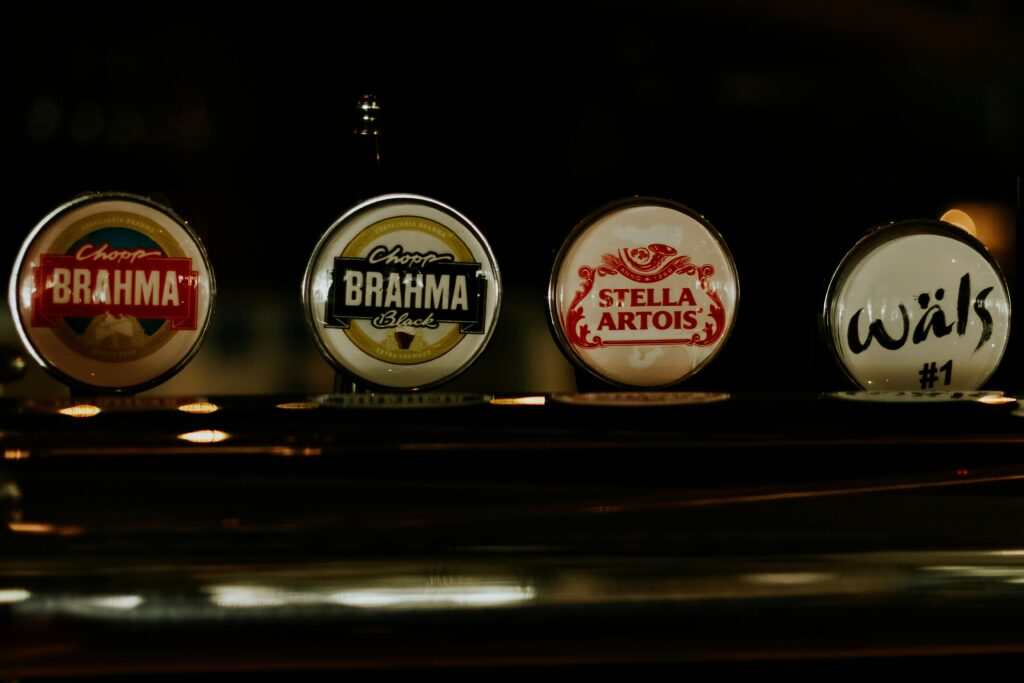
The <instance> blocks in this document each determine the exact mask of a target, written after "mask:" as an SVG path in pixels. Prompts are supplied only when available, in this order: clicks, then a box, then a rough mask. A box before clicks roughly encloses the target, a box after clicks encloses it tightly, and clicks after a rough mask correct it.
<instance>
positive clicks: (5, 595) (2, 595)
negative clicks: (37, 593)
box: [0, 588, 32, 605]
mask: <svg viewBox="0 0 1024 683" xmlns="http://www.w3.org/2000/svg"><path fill="white" fill-rule="evenodd" d="M30 597H32V594H31V593H30V592H28V591H27V590H25V589H24V588H0V605H12V604H14V603H16V602H24V601H26V600H28V599H29V598H30Z"/></svg>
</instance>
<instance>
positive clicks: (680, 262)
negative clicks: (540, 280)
mask: <svg viewBox="0 0 1024 683" xmlns="http://www.w3.org/2000/svg"><path fill="white" fill-rule="evenodd" d="M738 302H739V280H738V279H737V275H736V267H735V265H734V264H733V261H732V256H731V255H730V253H729V250H728V247H726V245H725V242H724V241H723V240H722V238H721V236H720V235H719V234H718V232H717V231H716V230H715V229H714V228H713V227H712V226H711V225H710V223H708V222H707V221H706V220H705V219H704V218H702V217H701V216H699V215H698V214H696V213H694V212H692V211H691V210H690V209H688V208H686V207H684V206H682V205H680V204H677V203H675V202H672V201H669V200H665V199H654V198H636V199H630V200H624V201H619V202H615V203H613V204H610V205H608V206H606V207H604V208H602V209H600V210H598V211H597V212H595V213H594V214H592V215H591V216H589V217H588V218H586V219H584V220H583V221H582V222H581V223H580V224H579V225H577V226H576V229H575V230H574V231H573V233H572V234H571V235H570V236H569V238H568V240H566V242H565V243H564V244H563V245H562V248H561V250H560V251H559V254H558V256H557V258H556V261H555V266H554V268H553V270H552V273H551V282H550V285H549V288H548V309H549V314H550V316H551V324H552V327H553V328H554V331H555V335H556V336H557V338H558V340H559V342H560V343H561V345H562V348H563V350H564V351H565V353H566V355H568V356H569V358H571V359H572V360H573V361H575V362H576V363H577V364H579V365H580V366H582V367H583V368H585V369H586V370H588V371H589V372H591V373H592V374H594V375H596V376H597V377H599V378H601V379H602V380H605V381H607V382H611V383H613V384H618V385H622V386H626V387H637V388H654V387H661V386H669V385H672V384H675V383H677V382H679V381H681V380H683V379H686V378H687V377H690V376H691V375H693V374H694V373H696V372H697V371H699V370H700V369H701V368H703V367H704V366H705V365H706V364H707V363H709V362H710V361H711V359H712V358H714V357H715V355H717V353H718V352H719V350H720V349H721V348H722V345H723V344H724V343H725V340H726V339H727V338H728V336H729V332H730V330H731V329H732V325H733V323H734V321H735V318H736V309H737V305H738Z"/></svg>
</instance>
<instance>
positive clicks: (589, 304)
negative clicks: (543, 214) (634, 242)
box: [564, 244, 725, 349]
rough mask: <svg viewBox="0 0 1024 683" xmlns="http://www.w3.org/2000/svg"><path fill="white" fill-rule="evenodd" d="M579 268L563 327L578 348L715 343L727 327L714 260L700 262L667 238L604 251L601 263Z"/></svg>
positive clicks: (705, 344)
mask: <svg viewBox="0 0 1024 683" xmlns="http://www.w3.org/2000/svg"><path fill="white" fill-rule="evenodd" d="M577 272H578V274H579V278H580V289H579V290H578V291H577V292H576V295H575V297H574V298H573V300H572V303H571V304H570V306H569V310H568V312H567V313H566V316H565V324H564V327H565V332H566V336H567V337H568V339H569V341H570V342H571V343H572V344H573V345H574V346H576V347H578V348H582V349H597V348H603V347H606V346H616V345H618V346H637V345H644V344H657V345H665V344H682V345H686V346H711V345H712V344H714V343H715V342H716V341H718V339H719V338H720V337H721V336H722V333H723V331H724V330H725V307H724V306H723V305H722V302H721V300H720V299H719V298H718V294H717V293H716V292H715V288H714V284H713V283H712V282H711V278H712V277H713V276H714V274H715V268H714V266H712V265H710V264H707V263H705V264H703V265H697V264H695V263H694V262H693V260H692V259H691V258H690V257H689V256H683V255H678V252H677V251H676V250H675V249H674V248H672V247H670V246H667V245H665V244H651V245H648V246H647V247H635V248H629V249H619V251H618V253H617V254H603V255H602V257H601V265H599V266H581V267H580V269H579V270H578V271H577ZM595 290H596V297H595V296H594V295H593V292H595Z"/></svg>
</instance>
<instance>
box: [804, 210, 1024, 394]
mask: <svg viewBox="0 0 1024 683" xmlns="http://www.w3.org/2000/svg"><path fill="white" fill-rule="evenodd" d="M822 321H823V329H824V332H825V337H826V343H827V344H828V345H829V346H830V347H831V349H832V351H833V353H834V354H835V357H836V359H837V360H838V362H839V365H840V366H841V367H842V368H843V370H844V371H845V372H846V374H847V375H848V376H849V378H850V379H851V380H853V381H854V382H855V383H856V384H857V385H858V386H860V387H861V388H862V389H867V390H873V391H964V390H968V391H969V390H973V389H977V388H979V387H981V386H982V385H983V384H984V383H985V382H986V381H988V379H989V377H991V376H992V373H993V372H995V370H996V368H997V367H998V366H999V362H1000V360H1001V359H1002V357H1003V353H1004V352H1005V350H1006V346H1007V342H1008V340H1009V332H1010V293H1009V290H1008V288H1007V285H1006V281H1005V280H1004V279H1003V275H1002V273H1001V272H1000V270H999V266H998V265H997V264H996V262H995V260H994V259H993V258H992V256H991V255H990V254H989V253H988V250H986V249H985V247H984V245H982V243H981V242H979V241H978V240H977V239H975V238H974V237H972V236H971V235H970V234H969V233H967V232H966V231H964V230H962V229H960V228H958V227H956V226H953V225H950V224H948V223H943V222H939V221H927V220H920V221H905V222H900V223H893V224H890V225H888V226H885V227H882V228H879V229H877V230H875V231H874V232H872V233H871V234H869V235H868V236H867V237H865V238H863V239H862V240H861V241H859V242H858V243H857V244H856V245H854V247H853V249H851V250H850V252H849V253H848V254H847V255H846V257H845V258H844V259H843V261H842V262H841V263H840V265H839V268H838V269H837V270H836V272H835V275H833V276H832V281H831V283H830V284H829V287H828V292H827V294H826V297H825V305H824V310H823V313H822Z"/></svg>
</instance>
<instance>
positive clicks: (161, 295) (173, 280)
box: [32, 242, 199, 330]
mask: <svg viewBox="0 0 1024 683" xmlns="http://www.w3.org/2000/svg"><path fill="white" fill-rule="evenodd" d="M34 275H35V294H34V296H33V300H32V326H33V327H56V326H57V323H58V321H59V320H60V319H61V318H93V317H96V316H99V315H104V314H110V315H112V316H115V317H118V318H120V317H122V316H132V317H135V318H140V319H161V320H167V321H169V322H170V325H171V329H172V330H195V329H196V327H197V308H198V307H197V296H198V293H197V284H198V279H199V273H198V272H197V271H194V270H192V259H190V258H187V257H181V258H175V257H168V256H165V255H164V253H163V252H162V251H160V250H158V249H146V248H141V247H137V248H113V247H111V246H110V244H109V243H107V242H103V243H101V244H92V243H89V242H86V243H85V244H81V245H80V246H78V247H77V248H76V249H75V250H74V251H73V252H71V253H68V254H42V255H40V257H39V266H38V267H36V268H35V269H34Z"/></svg>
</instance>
